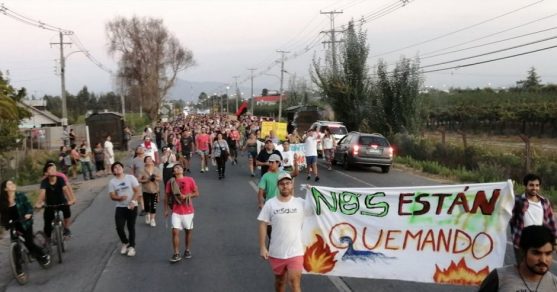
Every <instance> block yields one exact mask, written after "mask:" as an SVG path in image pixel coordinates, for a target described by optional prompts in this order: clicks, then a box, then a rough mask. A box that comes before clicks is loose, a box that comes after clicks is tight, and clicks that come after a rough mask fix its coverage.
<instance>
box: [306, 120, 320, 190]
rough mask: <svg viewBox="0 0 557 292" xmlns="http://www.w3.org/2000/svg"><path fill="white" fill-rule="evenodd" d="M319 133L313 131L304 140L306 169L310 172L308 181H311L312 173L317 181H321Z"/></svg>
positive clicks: (308, 132)
mask: <svg viewBox="0 0 557 292" xmlns="http://www.w3.org/2000/svg"><path fill="white" fill-rule="evenodd" d="M317 135H318V134H317V132H315V131H313V130H311V129H310V130H309V131H307V133H306V135H305V138H304V147H305V151H306V152H305V154H306V167H307V171H308V177H307V179H308V180H310V179H311V173H312V172H313V174H314V175H315V181H316V182H318V181H319V176H318V174H317Z"/></svg>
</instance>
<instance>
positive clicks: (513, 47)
mask: <svg viewBox="0 0 557 292" xmlns="http://www.w3.org/2000/svg"><path fill="white" fill-rule="evenodd" d="M556 38H557V36H553V37H548V38H545V39H541V40H537V41H533V42H529V43H525V44H520V45H516V46H512V47H508V48H504V49H499V50H495V51H491V52H487V53H483V54H478V55H474V56H469V57H465V58H459V59H455V60H450V61H445V62H441V63H436V64H430V65H425V66H421V68H429V67H436V66H439V65H445V64H449V63H454V62H460V61H464V60H468V59H473V58H478V57H483V56H487V55H491V54H496V53H500V52H504V51H509V50H514V49H517V48H522V47H525V46H530V45H533V44H538V43H542V42H546V41H549V40H553V39H556Z"/></svg>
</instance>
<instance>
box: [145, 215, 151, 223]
mask: <svg viewBox="0 0 557 292" xmlns="http://www.w3.org/2000/svg"><path fill="white" fill-rule="evenodd" d="M145 224H147V225H149V224H151V218H150V217H149V215H148V214H147V215H145Z"/></svg>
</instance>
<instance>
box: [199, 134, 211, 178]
mask: <svg viewBox="0 0 557 292" xmlns="http://www.w3.org/2000/svg"><path fill="white" fill-rule="evenodd" d="M195 145H196V146H197V150H198V152H199V155H201V173H203V172H206V171H209V149H211V137H210V136H209V135H207V130H206V129H205V128H203V129H201V134H199V135H197V136H196V137H195Z"/></svg>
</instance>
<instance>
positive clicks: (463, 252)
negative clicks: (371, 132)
mask: <svg viewBox="0 0 557 292" xmlns="http://www.w3.org/2000/svg"><path fill="white" fill-rule="evenodd" d="M306 189H307V194H306V203H307V204H310V206H311V207H312V208H313V212H312V214H313V215H311V216H309V217H307V218H306V220H305V221H304V227H303V237H304V238H303V240H304V246H305V255H304V270H305V272H306V273H312V274H321V275H328V276H346V277H361V278H375V279H393V280H406V281H417V282H430V283H445V284H458V285H479V284H480V283H481V281H482V280H483V279H484V278H485V277H486V276H487V275H488V274H489V272H490V271H492V270H493V269H495V268H497V267H501V266H502V265H503V262H504V256H505V249H506V246H507V237H506V230H507V224H508V222H509V219H510V217H511V211H512V207H513V205H514V193H513V189H512V183H511V182H510V181H508V182H499V183H485V184H466V185H441V186H426V187H397V188H329V187H317V186H314V187H307V188H306Z"/></svg>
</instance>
